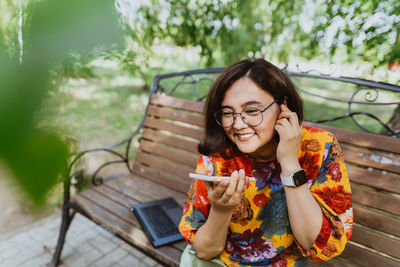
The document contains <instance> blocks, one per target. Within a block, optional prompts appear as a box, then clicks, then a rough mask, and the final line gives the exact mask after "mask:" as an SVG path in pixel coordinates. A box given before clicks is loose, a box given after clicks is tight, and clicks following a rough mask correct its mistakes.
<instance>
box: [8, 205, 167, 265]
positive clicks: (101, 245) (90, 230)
mask: <svg viewBox="0 0 400 267" xmlns="http://www.w3.org/2000/svg"><path fill="white" fill-rule="evenodd" d="M60 222H61V215H60V212H57V213H55V214H53V215H51V216H49V217H47V218H45V219H43V220H41V221H38V222H36V223H33V224H31V225H28V226H25V227H23V228H21V229H18V230H16V231H13V232H10V233H6V234H3V235H1V236H0V266H1V267H3V266H4V267H13V266H18V267H22V266H24V267H36V266H45V265H46V264H47V263H48V262H50V260H51V258H52V253H53V251H54V248H55V244H56V241H57V237H58V231H59V227H60ZM61 260H62V262H61V264H60V266H71V267H72V266H73V267H75V266H101V267H103V266H138V267H139V266H140V267H147V266H149V267H150V266H151V267H153V266H161V265H160V264H158V263H157V262H156V261H154V260H152V259H151V258H149V257H147V256H146V255H145V254H143V253H142V252H140V251H139V250H137V249H135V248H133V247H132V246H130V245H128V244H126V243H124V242H123V241H121V240H120V239H119V238H117V237H116V236H114V234H112V233H110V232H108V231H107V230H105V229H103V228H101V227H100V226H98V225H96V224H95V223H93V222H91V221H89V220H87V219H86V218H85V217H83V216H82V215H80V214H76V215H75V218H74V220H73V221H72V223H71V226H70V228H69V230H68V233H67V238H66V243H65V245H64V249H63V252H62V255H61Z"/></svg>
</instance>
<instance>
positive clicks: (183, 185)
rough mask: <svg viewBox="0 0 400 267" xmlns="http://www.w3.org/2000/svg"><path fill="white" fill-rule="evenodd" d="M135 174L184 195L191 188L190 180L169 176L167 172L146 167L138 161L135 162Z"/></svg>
mask: <svg viewBox="0 0 400 267" xmlns="http://www.w3.org/2000/svg"><path fill="white" fill-rule="evenodd" d="M133 173H134V174H137V175H139V176H143V177H146V178H148V179H150V180H153V181H156V182H158V183H160V184H163V185H165V186H166V187H169V188H172V189H174V190H177V191H179V192H182V193H187V191H188V190H189V187H190V181H189V178H187V179H182V178H179V177H176V176H173V175H170V174H167V173H166V172H165V171H162V170H158V169H155V168H153V167H148V166H145V165H143V164H141V163H140V162H138V161H135V163H134V165H133Z"/></svg>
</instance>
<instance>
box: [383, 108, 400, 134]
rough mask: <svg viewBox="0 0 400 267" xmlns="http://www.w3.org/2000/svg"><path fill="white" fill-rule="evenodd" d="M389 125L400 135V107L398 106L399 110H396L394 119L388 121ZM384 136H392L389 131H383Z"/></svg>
mask: <svg viewBox="0 0 400 267" xmlns="http://www.w3.org/2000/svg"><path fill="white" fill-rule="evenodd" d="M388 125H389V126H390V127H392V129H393V130H394V131H395V132H397V133H399V132H400V105H398V106H397V108H396V109H395V110H394V112H393V115H392V117H391V118H390V120H389V121H388ZM381 133H383V134H392V133H390V132H389V131H388V130H387V129H385V128H384V129H383V130H382V132H381Z"/></svg>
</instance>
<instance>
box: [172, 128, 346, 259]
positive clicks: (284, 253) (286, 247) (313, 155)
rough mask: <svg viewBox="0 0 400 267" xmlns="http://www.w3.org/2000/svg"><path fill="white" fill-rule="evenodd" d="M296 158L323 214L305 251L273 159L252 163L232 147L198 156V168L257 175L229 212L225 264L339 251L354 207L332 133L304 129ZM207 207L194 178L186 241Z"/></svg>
mask: <svg viewBox="0 0 400 267" xmlns="http://www.w3.org/2000/svg"><path fill="white" fill-rule="evenodd" d="M298 156H299V162H300V164H301V166H302V168H304V169H305V171H306V175H307V179H308V185H309V188H310V191H311V192H312V194H313V196H314V197H315V199H316V200H317V202H318V204H319V205H320V207H321V210H322V214H323V224H322V227H321V230H320V233H319V235H318V237H317V239H316V241H315V243H314V244H313V246H312V247H311V248H310V249H308V250H305V249H303V248H302V247H301V246H300V245H299V244H298V242H297V241H296V240H295V238H294V236H293V234H292V231H291V227H290V221H289V218H288V211H287V204H286V197H285V192H284V190H283V188H282V183H281V181H280V165H279V163H278V162H277V161H270V162H263V163H259V162H254V161H253V160H252V159H251V158H250V157H248V156H247V155H244V154H241V153H240V152H239V151H237V149H235V148H228V149H227V150H226V151H224V152H223V153H220V154H214V155H211V156H204V155H201V156H200V157H199V159H198V162H197V170H196V171H199V170H202V171H204V172H206V173H209V174H212V175H224V176H225V175H227V176H229V175H231V173H232V172H233V171H235V170H239V169H244V170H245V172H246V175H247V176H250V177H251V176H253V177H255V178H256V181H255V182H250V183H249V186H248V187H247V188H246V191H245V196H244V198H243V200H242V201H241V203H240V204H239V205H238V206H237V207H236V208H235V210H234V212H233V215H232V219H231V224H230V226H229V229H228V234H227V242H226V246H225V249H224V250H223V251H222V252H221V254H220V255H219V258H220V259H221V260H223V261H224V262H225V263H226V264H227V265H228V266H266V265H270V266H303V265H304V264H306V263H307V261H309V260H311V261H315V262H319V261H326V260H329V259H330V258H332V257H335V256H337V255H339V254H340V253H341V252H342V251H343V249H344V247H345V244H346V242H347V240H348V239H349V238H350V236H351V232H352V226H353V209H352V202H351V190H350V184H349V180H348V176H347V171H346V167H345V165H344V162H343V156H342V152H341V149H340V146H339V144H338V142H337V140H336V138H335V137H334V136H333V135H332V134H331V133H329V132H327V131H325V130H322V129H318V128H311V127H303V136H302V141H301V144H300V149H299V153H298ZM210 208H211V204H210V201H209V199H208V197H207V189H206V186H205V184H204V182H203V181H200V180H194V181H193V183H192V185H191V187H190V189H189V192H188V197H187V199H186V203H185V206H184V213H183V217H182V220H181V223H180V226H179V229H180V231H181V233H182V235H183V236H184V237H185V239H186V240H187V241H188V242H189V243H191V242H192V241H193V238H194V236H195V235H196V231H197V229H199V228H200V227H201V226H202V225H203V224H204V223H205V222H206V220H207V217H208V215H209V212H210Z"/></svg>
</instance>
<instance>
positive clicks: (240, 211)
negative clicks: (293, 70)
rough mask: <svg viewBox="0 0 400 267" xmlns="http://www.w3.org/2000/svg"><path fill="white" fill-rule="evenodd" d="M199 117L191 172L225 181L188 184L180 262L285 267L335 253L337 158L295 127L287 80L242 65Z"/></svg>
mask: <svg viewBox="0 0 400 267" xmlns="http://www.w3.org/2000/svg"><path fill="white" fill-rule="evenodd" d="M205 113H206V117H205V119H206V122H205V129H204V131H205V134H204V138H203V140H202V141H201V143H200V145H199V152H200V153H201V154H202V155H200V157H199V159H198V162H197V169H196V172H197V173H200V174H205V175H206V174H208V175H217V176H230V179H229V180H223V181H219V182H207V181H201V180H197V181H194V182H193V183H192V185H191V188H190V190H189V193H188V198H187V200H186V204H185V209H184V214H183V217H182V220H181V224H180V231H181V233H182V234H183V236H184V237H185V239H186V240H187V241H188V242H189V246H188V248H187V249H186V250H185V252H184V253H183V255H182V259H181V266H193V265H194V262H196V264H200V263H202V264H204V266H210V265H208V264H211V266H212V264H214V265H215V266H254V265H257V266H265V265H279V266H282V264H283V265H284V266H286V265H287V266H293V265H294V264H303V263H306V262H308V261H309V260H311V261H325V260H329V259H331V258H332V257H335V256H337V255H339V254H340V253H341V252H342V251H343V249H344V247H345V244H346V243H347V241H348V239H349V238H350V235H351V231H352V202H351V190H350V184H349V179H348V176H347V171H346V167H345V165H344V161H343V156H342V153H341V150H340V147H339V145H338V142H337V140H336V138H335V137H334V136H333V135H332V134H331V133H329V132H328V131H325V130H322V129H319V128H312V127H302V126H301V123H302V119H303V105H302V100H301V98H300V96H299V94H298V92H297V90H296V89H295V87H294V85H293V84H292V82H291V81H290V79H289V78H288V77H287V76H286V75H285V74H284V73H283V72H282V71H281V70H279V69H278V68H277V67H275V66H274V65H272V64H271V63H269V62H267V61H265V60H263V59H257V60H254V61H250V60H244V61H240V62H238V63H236V64H233V65H232V66H230V67H228V68H227V69H226V70H225V71H224V72H223V73H222V74H221V76H220V77H219V78H218V79H217V80H216V81H215V83H214V84H213V86H212V88H211V91H210V93H209V95H208V98H207V102H206V106H205ZM248 177H254V178H255V181H253V182H250V181H249V179H248ZM338 202H340V203H341V204H340V205H339V206H340V207H339V206H338V205H337V203H338ZM338 207H339V208H338ZM210 261H211V262H210ZM196 266H198V265H196ZM200 266H203V265H200Z"/></svg>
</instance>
